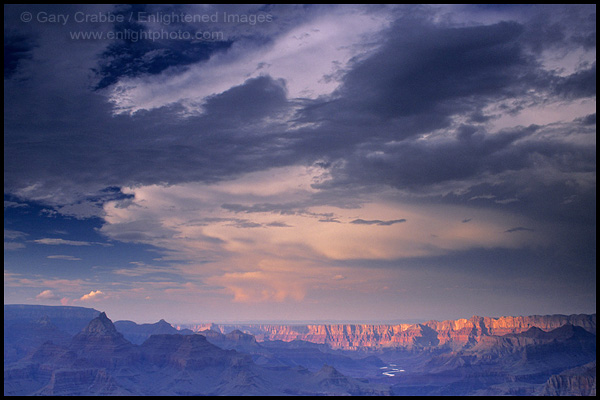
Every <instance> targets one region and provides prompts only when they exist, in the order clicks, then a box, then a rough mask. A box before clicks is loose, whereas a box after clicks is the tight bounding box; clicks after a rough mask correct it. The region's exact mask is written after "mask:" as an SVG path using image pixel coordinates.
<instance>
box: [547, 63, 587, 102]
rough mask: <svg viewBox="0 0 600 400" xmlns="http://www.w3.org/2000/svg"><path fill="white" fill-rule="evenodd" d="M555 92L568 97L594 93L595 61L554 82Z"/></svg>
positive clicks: (585, 95) (572, 97) (573, 97)
mask: <svg viewBox="0 0 600 400" xmlns="http://www.w3.org/2000/svg"><path fill="white" fill-rule="evenodd" d="M555 90H556V93H557V94H558V95H561V96H564V97H566V98H568V99H577V98H580V97H591V96H595V95H596V63H594V64H593V65H592V66H591V67H590V68H588V69H585V70H582V71H578V72H575V73H574V74H571V75H569V76H567V77H565V78H562V79H560V80H559V81H558V82H557V83H556V88H555Z"/></svg>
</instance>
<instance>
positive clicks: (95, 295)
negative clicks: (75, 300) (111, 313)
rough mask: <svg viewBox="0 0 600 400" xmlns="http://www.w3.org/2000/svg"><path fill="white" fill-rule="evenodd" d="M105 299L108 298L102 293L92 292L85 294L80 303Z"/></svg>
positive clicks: (98, 291)
mask: <svg viewBox="0 0 600 400" xmlns="http://www.w3.org/2000/svg"><path fill="white" fill-rule="evenodd" d="M104 298H106V295H105V294H104V293H103V292H102V291H100V290H95V291H94V290H92V291H91V292H89V293H88V294H84V295H83V296H81V298H80V299H79V301H91V300H94V301H97V300H102V299H104Z"/></svg>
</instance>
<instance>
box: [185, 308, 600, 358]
mask: <svg viewBox="0 0 600 400" xmlns="http://www.w3.org/2000/svg"><path fill="white" fill-rule="evenodd" d="M567 324H570V325H574V326H579V327H581V328H583V329H585V330H587V331H588V332H590V333H593V334H596V314H592V315H587V314H574V315H533V316H527V317H523V316H519V317H500V318H491V317H478V316H473V317H472V318H470V319H458V320H447V321H428V322H425V323H421V324H399V325H369V324H365V325H359V324H354V325H350V324H336V325H218V324H210V329H211V330H213V331H214V330H217V331H220V332H221V333H227V332H230V331H232V330H235V329H237V330H240V331H242V332H246V333H249V334H251V335H254V336H255V337H256V340H258V341H259V342H261V341H267V340H269V341H273V340H282V341H285V342H290V341H293V340H304V341H307V342H312V343H321V344H327V345H329V346H331V347H332V348H334V349H343V350H356V349H361V348H369V349H379V348H385V347H402V348H408V349H410V348H413V347H420V348H422V347H439V346H446V347H450V348H455V349H458V348H463V347H470V346H473V345H475V344H477V343H479V342H480V341H482V338H485V337H490V336H502V335H506V334H511V333H522V332H525V331H527V330H529V329H530V328H533V327H535V328H539V329H541V330H543V331H550V330H553V329H556V328H559V327H561V326H563V325H567ZM196 326H197V329H198V328H200V327H207V326H208V324H199V325H196Z"/></svg>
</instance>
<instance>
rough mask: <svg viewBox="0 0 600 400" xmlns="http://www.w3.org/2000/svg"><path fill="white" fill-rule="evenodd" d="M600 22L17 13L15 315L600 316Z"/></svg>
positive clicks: (11, 161)
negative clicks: (599, 166)
mask: <svg viewBox="0 0 600 400" xmlns="http://www.w3.org/2000/svg"><path fill="white" fill-rule="evenodd" d="M595 265H596V6H595V5H593V4H592V5H527V6H525V5H504V6H493V5H485V6H480V5H441V6H428V5H382V6H374V5H148V6H144V5H133V6H127V5H62V6H59V5H38V6H36V5H5V6H4V303H5V304H15V303H18V304H45V305H61V304H62V305H71V306H82V307H91V308H95V309H97V310H101V311H106V312H107V315H108V316H109V318H111V319H113V320H119V319H128V320H133V321H136V322H139V323H145V322H156V321H158V320H159V319H161V318H164V319H166V320H167V321H169V322H175V323H185V322H237V321H289V322H294V321H321V322H325V321H330V322H373V323H375V322H381V323H384V322H393V321H405V320H422V321H426V320H430V319H438V320H445V319H457V318H469V317H471V316H472V315H480V316H504V315H534V314H541V315H544V314H575V313H595V312H596V267H595Z"/></svg>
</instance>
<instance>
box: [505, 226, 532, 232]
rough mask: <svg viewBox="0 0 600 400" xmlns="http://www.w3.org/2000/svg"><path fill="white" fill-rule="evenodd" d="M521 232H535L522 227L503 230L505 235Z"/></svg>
mask: <svg viewBox="0 0 600 400" xmlns="http://www.w3.org/2000/svg"><path fill="white" fill-rule="evenodd" d="M522 231H527V232H535V230H534V229H531V228H525V227H523V226H517V227H516V228H510V229H507V230H505V231H504V232H505V233H513V232H522Z"/></svg>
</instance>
